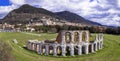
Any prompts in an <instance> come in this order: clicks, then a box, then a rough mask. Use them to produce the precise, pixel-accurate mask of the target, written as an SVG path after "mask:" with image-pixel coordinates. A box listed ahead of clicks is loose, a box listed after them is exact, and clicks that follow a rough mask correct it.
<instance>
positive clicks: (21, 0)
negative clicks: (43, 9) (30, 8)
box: [10, 0, 25, 5]
mask: <svg viewBox="0 0 120 61" xmlns="http://www.w3.org/2000/svg"><path fill="white" fill-rule="evenodd" d="M10 2H11V3H12V4H14V5H23V4H25V0H10Z"/></svg>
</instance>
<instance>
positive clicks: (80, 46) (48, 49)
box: [27, 30, 103, 56]
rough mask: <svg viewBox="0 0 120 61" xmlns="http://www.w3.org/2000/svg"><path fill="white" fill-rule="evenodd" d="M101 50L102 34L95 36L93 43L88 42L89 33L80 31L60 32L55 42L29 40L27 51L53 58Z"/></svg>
mask: <svg viewBox="0 0 120 61" xmlns="http://www.w3.org/2000/svg"><path fill="white" fill-rule="evenodd" d="M102 48H103V34H98V35H96V38H95V40H94V41H90V33H89V31H86V30H81V31H77V30H76V31H65V30H64V31H61V32H59V33H58V36H57V38H56V40H55V41H48V40H46V41H37V40H29V41H28V42H27V49H29V50H32V51H35V52H37V53H38V54H41V55H44V54H45V55H49V54H53V56H58V55H62V56H66V55H71V56H75V55H82V54H89V53H93V52H95V51H98V50H100V49H102Z"/></svg>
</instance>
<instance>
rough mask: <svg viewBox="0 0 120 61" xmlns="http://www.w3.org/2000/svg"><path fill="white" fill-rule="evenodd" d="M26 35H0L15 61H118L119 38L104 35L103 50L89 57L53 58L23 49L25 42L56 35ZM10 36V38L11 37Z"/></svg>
mask: <svg viewBox="0 0 120 61" xmlns="http://www.w3.org/2000/svg"><path fill="white" fill-rule="evenodd" d="M32 34H34V33H31V34H27V33H15V32H13V33H12V32H4V33H0V38H1V39H2V40H4V41H5V42H8V43H9V45H10V46H11V47H12V50H13V51H12V54H13V55H14V56H15V58H16V61H56V60H57V61H120V59H119V58H120V49H119V48H120V41H119V40H120V36H118V35H117V36H116V35H108V34H105V35H104V48H103V49H102V50H99V51H97V52H96V53H91V54H89V55H84V54H83V55H81V56H78V55H76V56H75V57H70V56H68V57H53V56H51V55H50V56H43V55H42V56H41V55H38V54H37V53H35V52H33V51H29V50H27V49H25V48H24V45H26V41H27V40H30V39H32V40H34V39H38V40H45V39H48V40H50V39H53V38H56V35H57V34H50V33H49V34H48V33H41V34H39V35H41V36H37V35H36V36H35V35H32ZM11 36H12V37H11ZM13 39H16V40H17V41H18V44H15V43H13V41H12V40H13Z"/></svg>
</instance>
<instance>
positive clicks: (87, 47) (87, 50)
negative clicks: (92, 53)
mask: <svg viewBox="0 0 120 61" xmlns="http://www.w3.org/2000/svg"><path fill="white" fill-rule="evenodd" d="M88 53H89V45H88V44H87V45H85V54H88Z"/></svg>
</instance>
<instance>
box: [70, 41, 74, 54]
mask: <svg viewBox="0 0 120 61" xmlns="http://www.w3.org/2000/svg"><path fill="white" fill-rule="evenodd" d="M70 55H71V56H74V44H73V43H71V45H70Z"/></svg>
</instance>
